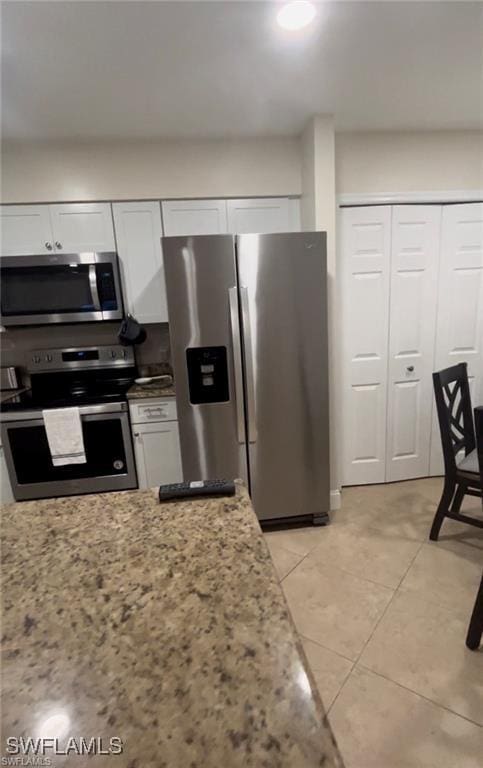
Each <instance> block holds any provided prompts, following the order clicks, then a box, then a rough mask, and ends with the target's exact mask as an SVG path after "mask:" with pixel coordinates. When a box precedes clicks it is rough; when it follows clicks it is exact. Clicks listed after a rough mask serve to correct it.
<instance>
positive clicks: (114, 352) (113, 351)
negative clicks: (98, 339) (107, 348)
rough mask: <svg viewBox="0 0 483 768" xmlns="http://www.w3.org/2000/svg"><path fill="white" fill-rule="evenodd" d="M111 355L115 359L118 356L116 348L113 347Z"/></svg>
mask: <svg viewBox="0 0 483 768" xmlns="http://www.w3.org/2000/svg"><path fill="white" fill-rule="evenodd" d="M111 357H112V359H113V360H114V358H115V357H117V352H116V350H115V349H111Z"/></svg>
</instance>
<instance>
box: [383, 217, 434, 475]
mask: <svg viewBox="0 0 483 768" xmlns="http://www.w3.org/2000/svg"><path fill="white" fill-rule="evenodd" d="M440 222H441V207H440V206H430V205H428V206H424V205H418V206H416V205H415V206H413V205H406V206H403V205H401V206H394V207H393V209H392V243H391V287H390V318H389V327H390V330H389V363H388V397H387V457H386V480H387V481H393V480H406V479H409V478H413V477H424V476H427V475H428V473H429V457H430V445H431V409H432V398H433V395H432V379H431V373H432V370H433V356H434V337H435V323H436V298H437V279H438V257H439V234H440Z"/></svg>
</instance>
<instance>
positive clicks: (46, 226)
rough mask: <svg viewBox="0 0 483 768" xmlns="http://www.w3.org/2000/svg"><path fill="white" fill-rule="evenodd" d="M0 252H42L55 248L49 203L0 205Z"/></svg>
mask: <svg viewBox="0 0 483 768" xmlns="http://www.w3.org/2000/svg"><path fill="white" fill-rule="evenodd" d="M1 218H2V226H1V233H2V250H1V255H2V256H24V255H28V254H30V255H32V256H33V255H42V254H44V253H52V251H53V250H54V236H53V234H52V225H51V221H50V211H49V206H48V205H3V206H2V208H1Z"/></svg>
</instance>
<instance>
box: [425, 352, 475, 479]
mask: <svg viewBox="0 0 483 768" xmlns="http://www.w3.org/2000/svg"><path fill="white" fill-rule="evenodd" d="M433 386H434V396H435V399H436V408H437V411H438V421H439V431H440V433H441V443H442V447H443V457H444V466H445V471H446V474H447V475H448V474H455V473H456V455H457V454H458V453H459V452H460V451H462V450H464V452H465V455H466V456H467V455H468V454H469V453H471V451H473V450H474V448H475V428H474V425H473V412H472V409H471V393H470V387H469V384H468V371H467V364H466V363H459V364H458V365H453V366H451V368H445V369H444V370H443V371H437V372H436V373H433Z"/></svg>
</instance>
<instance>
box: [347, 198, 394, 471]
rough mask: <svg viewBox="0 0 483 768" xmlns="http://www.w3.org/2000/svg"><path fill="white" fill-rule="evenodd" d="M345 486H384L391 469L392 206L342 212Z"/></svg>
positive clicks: (348, 209) (351, 209) (350, 209)
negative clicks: (388, 423) (388, 459)
mask: <svg viewBox="0 0 483 768" xmlns="http://www.w3.org/2000/svg"><path fill="white" fill-rule="evenodd" d="M340 237H341V255H342V262H343V263H342V281H341V292H340V301H341V302H342V308H341V309H342V318H343V322H342V377H343V415H342V420H343V425H342V438H343V439H342V443H343V449H342V450H343V485H359V484H362V483H382V482H384V480H385V464H386V402H387V351H388V329H389V274H390V248H391V208H390V206H370V207H361V208H345V209H342V211H341V228H340Z"/></svg>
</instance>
